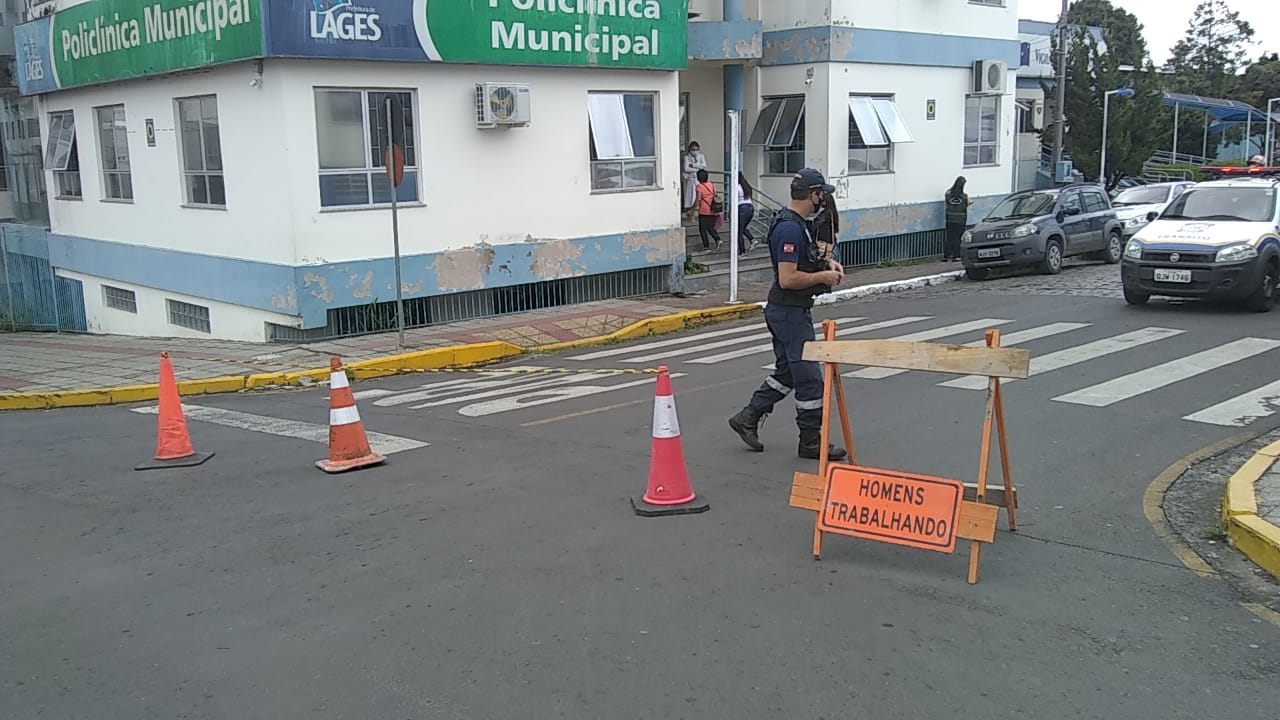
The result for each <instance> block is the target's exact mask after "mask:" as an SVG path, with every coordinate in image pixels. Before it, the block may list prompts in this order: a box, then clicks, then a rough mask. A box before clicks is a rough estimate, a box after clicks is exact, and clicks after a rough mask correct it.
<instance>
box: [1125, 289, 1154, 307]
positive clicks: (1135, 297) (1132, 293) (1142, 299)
mask: <svg viewBox="0 0 1280 720" xmlns="http://www.w3.org/2000/svg"><path fill="white" fill-rule="evenodd" d="M1150 299H1151V296H1150V295H1148V294H1146V293H1144V292H1138V291H1136V290H1130V289H1129V288H1125V289H1124V301H1125V302H1127V303H1129V304H1130V305H1146V304H1147V301H1148V300H1150Z"/></svg>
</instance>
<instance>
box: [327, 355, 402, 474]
mask: <svg viewBox="0 0 1280 720" xmlns="http://www.w3.org/2000/svg"><path fill="white" fill-rule="evenodd" d="M386 461H387V459H386V458H385V457H383V456H381V455H377V454H375V453H374V452H373V450H371V449H370V448H369V437H368V436H367V435H365V432H364V423H363V422H362V421H361V420H360V410H359V409H357V408H356V399H355V396H354V395H352V394H351V384H350V383H349V382H347V373H346V371H345V370H343V369H342V361H341V360H339V359H338V358H337V357H331V358H329V457H328V459H325V460H317V461H316V467H318V468H320V469H321V470H323V471H325V472H327V473H340V472H346V471H348V470H356V469H359V468H363V467H369V466H370V465H380V464H382V463H384V462H386Z"/></svg>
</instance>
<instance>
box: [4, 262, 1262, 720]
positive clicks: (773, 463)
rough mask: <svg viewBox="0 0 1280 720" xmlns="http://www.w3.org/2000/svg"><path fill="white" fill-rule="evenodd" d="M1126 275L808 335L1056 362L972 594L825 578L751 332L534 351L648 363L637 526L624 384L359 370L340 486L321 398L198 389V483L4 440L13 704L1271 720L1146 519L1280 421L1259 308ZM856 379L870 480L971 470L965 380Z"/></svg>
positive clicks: (64, 449) (43, 709)
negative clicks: (682, 472)
mask: <svg viewBox="0 0 1280 720" xmlns="http://www.w3.org/2000/svg"><path fill="white" fill-rule="evenodd" d="M1114 275H1115V270H1114V268H1112V267H1096V266H1085V267H1078V268H1069V269H1068V270H1067V271H1065V272H1064V273H1063V274H1062V275H1060V276H1058V277H1055V278H1039V277H1033V278H1015V279H1009V280H1001V281H996V282H992V283H985V284H973V283H960V284H956V285H951V286H944V287H941V288H935V289H932V290H927V291H921V292H916V293H911V294H905V295H899V296H889V297H882V298H879V299H874V300H869V301H863V302H856V303H848V304H843V305H839V306H835V307H830V308H826V309H824V310H822V311H820V312H819V313H818V317H819V318H821V317H837V318H845V319H847V320H845V321H843V322H842V323H841V327H842V328H844V330H845V332H846V333H849V334H847V335H845V336H846V337H851V338H852V337H858V338H886V337H901V336H904V335H913V336H914V339H930V340H934V341H938V342H974V341H978V340H980V339H981V337H982V329H983V328H985V327H999V328H1000V329H1001V330H1002V332H1003V333H1004V334H1005V336H1006V337H1009V336H1010V335H1014V334H1017V333H1022V335H1021V337H1022V338H1025V342H1021V343H1018V344H1019V345H1020V346H1022V347H1026V348H1028V349H1029V350H1030V351H1031V353H1032V357H1033V372H1034V371H1036V370H1037V369H1039V370H1040V372H1036V374H1034V375H1033V377H1031V378H1028V379H1027V380H1023V381H1019V382H1016V383H1010V384H1009V385H1008V386H1007V390H1006V393H1005V395H1006V406H1007V412H1008V417H1009V421H1010V427H1009V429H1010V435H1011V441H1012V445H1011V451H1012V465H1013V473H1014V479H1015V481H1016V483H1017V485H1018V487H1019V492H1020V497H1021V503H1020V505H1021V506H1020V509H1019V532H1018V533H1016V534H1010V533H1008V532H1006V531H1005V530H1004V527H1005V524H1004V519H1003V517H1002V519H1001V523H1000V525H1001V531H1000V533H999V534H998V536H997V538H996V542H995V543H994V544H993V545H990V546H987V547H986V548H985V550H984V553H983V557H982V574H981V581H980V583H979V584H977V585H974V586H970V585H968V584H967V583H966V582H965V571H966V561H967V550H966V551H965V552H957V553H956V554H954V555H945V554H940V553H933V552H926V551H920V550H911V549H906V548H897V547H893V546H889V545H883V544H876V543H871V542H867V541H862V540H854V539H851V538H843V537H835V536H828V539H827V541H826V547H825V553H824V557H823V560H822V561H821V562H814V561H813V560H812V559H811V557H810V540H811V531H812V523H813V516H812V514H810V513H806V512H804V511H801V510H796V509H792V508H790V507H788V504H787V496H788V489H789V482H790V477H791V474H792V472H794V471H795V470H810V471H812V469H813V468H814V467H815V465H816V464H815V463H813V462H811V461H801V460H799V459H797V458H796V456H795V441H796V430H795V424H794V420H793V412H794V410H793V405H792V404H791V400H790V399H788V400H786V401H784V403H783V404H782V405H780V406H779V407H778V409H777V412H776V413H775V414H774V415H772V416H771V417H770V418H769V419H768V421H767V422H766V424H765V426H764V430H763V437H764V440H765V443H766V445H767V449H766V452H765V453H763V454H755V453H751V452H749V451H748V450H746V448H745V447H744V446H742V444H741V443H740V441H739V440H738V439H737V437H736V436H734V435H733V434H732V433H731V431H730V430H729V429H728V427H727V426H726V424H725V419H726V418H727V417H728V416H729V415H730V414H731V413H733V412H735V411H736V410H737V409H738V408H739V407H741V406H742V404H743V403H744V402H745V401H746V400H747V398H748V396H749V395H750V393H751V392H752V390H753V389H754V388H755V387H756V386H757V385H758V384H759V382H760V381H761V379H762V378H763V376H764V375H765V374H766V373H767V371H766V370H764V369H762V366H763V365H766V364H768V363H769V362H770V361H771V356H770V355H769V354H768V352H767V351H766V352H748V351H747V349H748V348H751V347H753V346H759V345H762V344H764V343H767V340H762V339H759V338H755V339H752V337H753V336H754V335H756V334H758V333H761V332H764V328H763V323H762V321H758V320H757V321H754V322H749V323H743V324H742V325H741V327H739V326H715V327H713V328H707V329H705V330H703V331H698V332H692V333H686V334H684V335H682V336H664V337H661V338H655V339H652V340H648V341H642V342H636V343H629V344H627V345H618V346H609V347H603V348H598V349H593V350H589V351H587V350H584V351H579V352H576V353H566V354H564V355H561V356H548V357H539V358H535V359H533V360H530V359H525V360H523V361H522V362H521V363H519V365H523V366H539V367H556V368H576V369H585V370H592V369H609V370H619V369H631V370H636V369H645V368H651V367H654V366H656V365H657V364H660V363H665V364H667V365H669V366H670V367H671V369H672V372H674V373H676V374H677V376H676V377H675V379H674V386H675V397H676V404H677V408H678V411H679V418H680V426H681V429H682V433H683V438H682V439H683V443H684V450H685V453H686V455H687V457H688V458H689V466H690V473H691V476H692V478H693V484H694V489H695V490H696V491H698V492H699V493H702V494H704V495H705V496H706V497H708V498H709V499H710V501H711V503H712V507H711V510H710V511H709V512H708V513H706V514H702V515H696V516H686V517H677V518H659V519H643V518H638V517H636V516H635V515H634V514H633V513H632V511H631V508H630V506H629V504H628V500H627V499H628V497H629V496H632V495H637V494H639V493H640V492H642V491H643V489H644V484H645V478H646V472H647V466H648V460H649V441H650V438H649V435H650V422H651V418H652V403H653V376H652V375H646V374H633V373H628V374H622V373H613V374H599V375H592V374H589V373H583V372H576V373H573V374H538V373H521V374H518V375H517V374H508V375H503V374H501V373H495V372H486V373H467V374H439V375H429V376H412V377H399V378H393V379H387V380H382V381H374V382H365V383H359V384H357V385H356V386H355V389H356V390H357V391H359V394H358V396H359V398H360V399H359V403H360V411H361V414H362V416H363V418H364V421H365V424H366V426H367V427H368V429H369V430H370V431H371V432H376V433H380V434H381V435H379V436H377V438H376V441H375V444H376V445H377V446H378V447H380V448H382V449H384V450H387V451H388V452H391V453H392V454H390V455H389V459H388V462H387V464H386V465H385V466H383V467H380V468H376V469H369V470H363V471H359V472H355V473H350V474H346V475H339V476H329V475H326V474H324V473H322V472H320V471H319V470H317V469H316V468H315V467H314V466H313V465H312V463H313V461H314V460H316V459H318V458H320V457H323V456H324V454H325V445H324V444H323V430H324V425H325V423H326V422H327V408H328V398H327V394H326V393H325V391H324V390H323V389H316V390H310V391H293V392H282V393H276V394H263V395H250V396H213V397H207V398H194V399H189V402H190V405H191V406H193V407H189V410H188V413H189V416H188V417H189V423H190V427H191V432H192V436H193V439H194V441H195V444H196V447H197V449H198V450H201V451H206V452H207V451H214V452H216V453H217V455H216V456H215V457H214V458H213V459H212V460H210V461H209V462H208V463H206V464H205V465H203V466H201V467H199V468H194V469H187V470H165V471H155V472H145V473H143V472H134V471H133V470H132V467H133V465H134V464H136V463H137V462H139V461H142V460H145V459H147V458H148V457H149V456H150V455H151V453H152V452H153V451H154V442H155V416H154V415H151V414H147V413H146V412H145V410H146V409H147V408H146V407H145V406H143V407H133V408H129V407H111V408H96V409H84V410H64V411H55V412H29V413H7V414H3V415H0V453H2V455H3V457H4V458H5V470H4V473H3V475H2V479H0V563H2V566H3V568H4V572H3V573H2V574H0V627H3V631H2V632H3V643H0V717H12V718H23V719H26V718H95V719H97V718H130V719H131V720H135V719H136V720H141V719H143V718H237V719H241V718H244V719H247V718H315V717H323V718H379V719H384V718H386V719H390V718H414V719H418V718H468V719H473V718H504V719H505V718H511V717H526V718H554V717H567V718H604V717H608V718H618V719H624V718H646V719H648V718H658V717H662V718H734V719H738V718H741V719H755V718H760V719H765V718H768V719H770V720H773V719H776V718H784V717H785V718H797V719H799V718H837V717H862V716H881V715H890V714H892V715H895V716H899V715H900V716H904V717H930V718H932V717H950V716H953V715H963V716H968V717H975V718H1014V717H1018V718H1025V717H1035V718H1095V717H1096V718H1108V719H1109V718H1112V717H1138V718H1195V719H1196V720H1200V719H1201V718H1204V717H1208V716H1216V715H1219V714H1223V713H1226V712H1230V713H1231V714H1232V715H1234V716H1237V717H1273V716H1275V715H1276V713H1277V712H1280V699H1278V696H1277V694H1276V690H1275V688H1276V686H1277V680H1278V675H1280V628H1277V627H1275V626H1273V625H1270V624H1267V623H1265V622H1263V621H1261V620H1260V619H1259V618H1257V617H1255V616H1254V615H1252V614H1251V613H1249V612H1248V611H1247V610H1245V609H1244V608H1242V607H1241V605H1240V603H1239V598H1238V597H1237V595H1236V593H1235V592H1234V591H1233V589H1232V588H1231V587H1230V586H1229V585H1228V584H1226V583H1225V582H1224V581H1222V580H1220V579H1216V578H1201V577H1199V576H1197V575H1195V574H1194V573H1192V572H1190V571H1189V570H1187V569H1186V568H1185V567H1183V566H1182V565H1181V564H1180V563H1179V562H1178V560H1177V559H1176V557H1175V556H1174V555H1173V553H1171V552H1170V550H1169V549H1168V548H1167V547H1166V546H1165V545H1164V544H1163V543H1162V541H1161V540H1160V539H1159V538H1158V537H1157V536H1156V534H1155V533H1154V532H1153V530H1152V528H1151V527H1150V526H1149V525H1148V524H1147V522H1146V520H1145V519H1144V516H1143V510H1142V496H1143V492H1144V490H1145V489H1146V487H1147V485H1148V483H1150V482H1151V480H1152V478H1154V477H1155V476H1156V475H1157V474H1158V473H1160V472H1161V471H1162V470H1163V469H1164V468H1165V467H1166V466H1167V465H1169V464H1170V463H1172V462H1173V461H1175V460H1177V459H1178V458H1179V457H1181V456H1183V455H1185V454H1187V453H1188V452H1191V451H1193V450H1195V449H1197V448H1200V447H1202V446H1205V445H1208V444H1210V443H1213V442H1216V441H1219V440H1221V439H1223V438H1226V437H1228V436H1231V435H1233V434H1235V433H1239V432H1241V431H1243V430H1263V429H1267V428H1271V427H1275V426H1276V425H1277V424H1280V423H1278V420H1280V416H1278V415H1277V414H1276V410H1280V405H1277V402H1276V398H1275V397H1274V396H1275V395H1278V394H1280V391H1276V390H1275V385H1273V384H1274V383H1277V381H1278V380H1280V362H1277V361H1278V360H1280V314H1271V315H1265V316H1264V315H1253V314H1248V313H1244V312H1239V311H1235V310H1233V309H1223V308H1210V307H1205V306H1201V305H1197V304H1194V303H1187V304H1171V303H1163V302H1160V301H1158V300H1157V301H1153V302H1152V304H1151V305H1149V306H1147V307H1143V308H1130V307H1128V306H1126V305H1125V304H1124V302H1123V301H1122V300H1119V299H1117V297H1116V295H1117V294H1118V289H1117V288H1116V286H1115V283H1114ZM850 318H859V319H856V320H854V319H850ZM904 318H916V319H914V320H904ZM868 326H874V327H868ZM957 326H958V327H959V328H963V329H956V327H957ZM942 328H949V329H953V330H955V332H954V333H949V332H946V331H944V330H943V329H942ZM859 330H861V332H857V331H859ZM712 333H720V334H715V335H713V334H712ZM691 338H692V339H691ZM730 341H733V342H730ZM654 343H666V344H657V345H655V344H654ZM1009 344H1012V343H1009ZM640 346H644V347H640ZM599 353H608V354H605V355H600V354H599ZM726 353H727V354H728V355H729V356H726V357H722V358H717V357H716V356H723V355H726ZM583 355H588V356H591V357H587V358H582V357H581V356H583ZM1038 358H1048V360H1047V361H1046V360H1039V361H1037V359H1038ZM700 361H701V362H700ZM1037 362H1039V365H1037ZM850 371H852V372H856V373H860V376H855V377H850V378H846V379H845V383H846V388H847V390H848V393H849V397H850V400H851V402H852V405H853V409H854V420H853V425H854V434H855V440H856V443H857V451H858V460H859V461H860V462H861V463H862V464H866V465H871V466H878V467H885V468H893V469H899V470H905V471H910V472H918V473H927V474H933V475H941V476H947V477H955V478H958V479H962V480H966V481H971V480H973V479H974V476H975V474H976V466H977V457H978V440H979V432H980V425H981V420H982V403H983V399H984V394H983V393H982V392H981V391H978V390H972V389H966V387H963V385H965V383H964V382H960V383H959V384H960V385H961V387H955V386H940V385H939V383H942V382H947V381H954V380H955V379H954V378H948V377H946V376H935V375H931V374H926V373H920V372H910V373H901V374H897V375H893V376H889V377H872V376H871V375H872V374H873V373H869V372H868V371H867V370H865V369H862V370H859V369H857V368H850ZM140 411H141V412H140ZM308 438H310V439H308ZM317 438H318V439H320V440H321V441H320V442H316V441H315V440H316V439H317Z"/></svg>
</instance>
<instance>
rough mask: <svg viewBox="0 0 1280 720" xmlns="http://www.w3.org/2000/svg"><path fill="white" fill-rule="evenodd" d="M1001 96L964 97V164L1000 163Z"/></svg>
mask: <svg viewBox="0 0 1280 720" xmlns="http://www.w3.org/2000/svg"><path fill="white" fill-rule="evenodd" d="M999 137H1000V96H999V95H970V96H969V97H966V98H965V99H964V164H965V166H966V167H968V166H972V165H998V164H999V152H998V150H999V146H1000V143H999Z"/></svg>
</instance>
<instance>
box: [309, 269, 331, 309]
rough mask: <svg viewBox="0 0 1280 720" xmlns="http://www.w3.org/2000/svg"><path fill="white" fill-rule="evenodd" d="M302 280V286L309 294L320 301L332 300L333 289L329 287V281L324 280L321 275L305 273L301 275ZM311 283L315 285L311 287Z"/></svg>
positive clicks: (329, 301)
mask: <svg viewBox="0 0 1280 720" xmlns="http://www.w3.org/2000/svg"><path fill="white" fill-rule="evenodd" d="M302 281H303V282H302V287H303V288H305V289H306V290H307V291H308V292H309V293H310V294H311V297H313V298H315V299H317V300H319V301H320V302H322V303H331V302H333V290H331V289H330V288H329V281H328V280H325V279H324V277H323V276H321V275H317V274H315V273H307V274H306V275H303V276H302ZM312 285H314V286H315V288H314V289H313V288H312V287H311V286H312Z"/></svg>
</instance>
